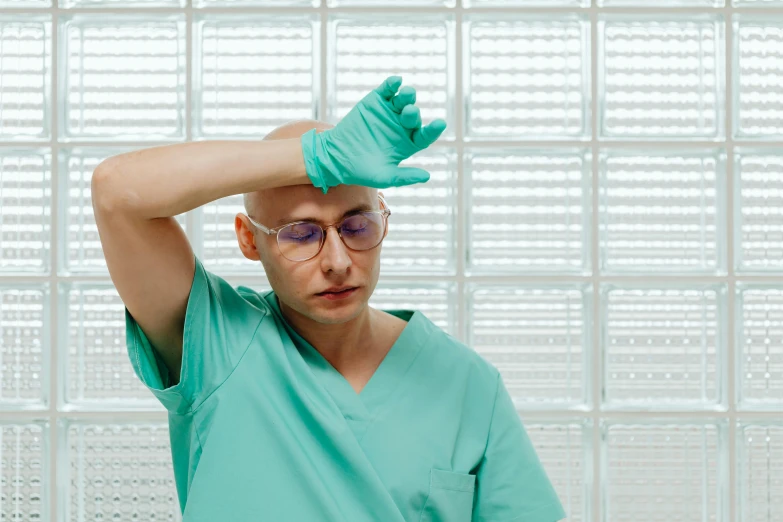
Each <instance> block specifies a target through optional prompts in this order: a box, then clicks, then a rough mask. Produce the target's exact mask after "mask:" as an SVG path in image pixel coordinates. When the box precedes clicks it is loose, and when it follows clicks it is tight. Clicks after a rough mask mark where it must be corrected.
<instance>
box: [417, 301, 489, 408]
mask: <svg viewBox="0 0 783 522" xmlns="http://www.w3.org/2000/svg"><path fill="white" fill-rule="evenodd" d="M422 315H423V314H422ZM423 317H424V319H425V320H426V322H428V323H429V328H428V330H429V335H428V336H427V341H426V345H427V346H425V349H426V351H427V352H428V354H429V356H430V357H431V362H432V364H433V365H434V366H435V367H436V368H440V369H442V370H443V371H444V372H446V373H448V374H451V375H452V376H454V377H461V378H463V379H465V380H464V381H463V382H468V381H469V382H471V383H472V384H473V385H474V386H475V387H477V388H480V389H481V390H482V392H483V394H489V395H492V396H494V394H495V391H496V389H497V383H498V379H499V377H500V371H499V370H498V369H497V367H496V366H495V365H494V364H493V363H492V362H491V361H490V360H489V359H487V358H486V357H485V356H484V355H483V354H481V353H479V352H477V351H476V350H475V349H473V348H472V347H471V346H469V345H468V344H466V343H464V342H463V341H460V340H459V339H457V338H456V337H454V336H453V335H451V334H450V333H448V332H446V331H445V330H443V329H441V328H440V327H438V326H437V325H435V324H434V323H432V322H431V321H430V320H429V319H428V318H427V317H426V316H423Z"/></svg>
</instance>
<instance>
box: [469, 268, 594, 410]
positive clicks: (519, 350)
mask: <svg viewBox="0 0 783 522" xmlns="http://www.w3.org/2000/svg"><path fill="white" fill-rule="evenodd" d="M467 293H468V312H467V317H468V318H470V320H469V325H468V343H467V344H468V345H470V346H471V347H472V348H473V349H474V350H476V351H477V352H479V353H480V354H481V355H482V356H483V357H485V358H486V359H487V360H488V361H489V362H491V363H492V364H493V365H495V367H497V369H498V370H499V371H500V373H501V375H502V376H503V379H504V382H505V383H506V387H507V388H508V390H509V393H510V394H511V396H512V398H513V399H514V403H515V404H516V405H517V406H518V407H519V408H552V407H567V408H579V407H580V406H582V405H584V404H585V403H586V402H587V390H588V388H587V386H588V369H589V353H590V348H589V347H590V344H591V343H590V332H591V329H590V324H591V321H592V320H591V319H590V310H591V306H590V302H591V301H590V299H591V298H590V297H589V296H590V292H589V287H587V286H581V285H569V286H565V285H563V286H551V287H533V286H523V285H514V286H498V285H487V284H476V283H472V284H469V285H468V288H467Z"/></svg>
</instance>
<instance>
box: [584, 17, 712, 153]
mask: <svg viewBox="0 0 783 522" xmlns="http://www.w3.org/2000/svg"><path fill="white" fill-rule="evenodd" d="M598 35H599V36H598V96H599V113H600V120H599V126H598V127H599V134H600V137H602V138H612V139H639V138H642V139H643V138H650V139H657V138H670V139H696V138H701V139H718V138H721V137H722V136H723V130H724V129H723V127H724V125H723V118H724V115H723V110H724V107H723V106H724V78H723V76H724V74H723V71H724V63H723V61H724V52H723V39H724V37H723V18H722V17H721V16H707V15H704V16H699V15H683V17H680V18H666V19H662V18H650V17H640V16H634V17H633V18H629V17H627V16H624V15H601V17H600V21H599V24H598Z"/></svg>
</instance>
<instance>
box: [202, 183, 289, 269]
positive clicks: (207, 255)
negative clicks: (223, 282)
mask: <svg viewBox="0 0 783 522" xmlns="http://www.w3.org/2000/svg"><path fill="white" fill-rule="evenodd" d="M240 212H241V213H242V214H246V212H245V204H244V199H243V196H242V194H233V195H231V196H226V197H224V198H220V199H218V200H215V201H211V202H209V203H207V204H206V205H204V206H202V207H200V208H198V209H196V210H195V212H194V214H195V218H196V226H195V229H194V236H193V238H192V240H193V243H194V244H195V245H200V246H201V252H200V253H198V256H199V259H201V262H202V263H203V264H204V268H206V269H207V270H209V271H211V272H215V273H221V274H222V273H229V272H232V273H233V272H238V273H247V274H252V275H259V276H264V277H266V272H264V266H263V265H262V264H261V261H251V260H250V259H248V258H246V257H245V256H244V254H242V251H241V250H240V249H239V241H238V240H237V234H236V231H235V229H234V218H235V217H236V215H237V214H238V213H240ZM251 213H252V211H251ZM252 217H253V219H256V217H257V216H252ZM264 221H265V220H263V219H262V220H261V221H260V222H261V224H263V225H266V226H272V224H271V223H264ZM266 235H267V234H265V233H263V232H261V231H257V232H256V236H257V238H258V242H261V241H264V238H265V236H266ZM269 244H270V245H271V246H273V247H275V248H277V247H276V246H275V242H274V240H273V239H272V237H270V239H269Z"/></svg>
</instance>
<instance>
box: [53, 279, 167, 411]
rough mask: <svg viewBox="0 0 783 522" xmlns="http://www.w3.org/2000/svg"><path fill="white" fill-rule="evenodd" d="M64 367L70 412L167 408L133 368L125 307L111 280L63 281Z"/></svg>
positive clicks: (63, 388) (61, 350)
mask: <svg viewBox="0 0 783 522" xmlns="http://www.w3.org/2000/svg"><path fill="white" fill-rule="evenodd" d="M58 306H59V308H60V310H61V313H62V314H63V315H64V320H63V323H62V331H61V332H59V334H58V339H59V340H60V343H61V346H59V347H58V348H59V350H58V353H59V354H60V365H61V366H62V368H63V370H64V371H63V372H62V374H63V375H64V382H63V383H62V385H61V391H60V395H61V400H60V405H61V406H62V408H63V409H65V410H69V411H70V410H109V409H111V410H161V409H162V406H160V404H159V403H158V402H157V400H156V399H155V397H154V396H153V395H152V393H151V392H150V391H149V390H147V389H146V388H145V387H144V385H143V384H142V382H141V381H140V380H139V378H138V377H137V376H136V374H135V373H134V372H133V367H132V366H131V362H130V358H129V357H128V350H127V346H126V332H125V315H124V314H125V306H124V304H123V302H122V299H121V298H120V296H119V295H118V294H117V289H116V288H114V286H112V285H110V284H106V283H103V284H100V283H98V284H93V283H61V285H60V287H59V303H58Z"/></svg>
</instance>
